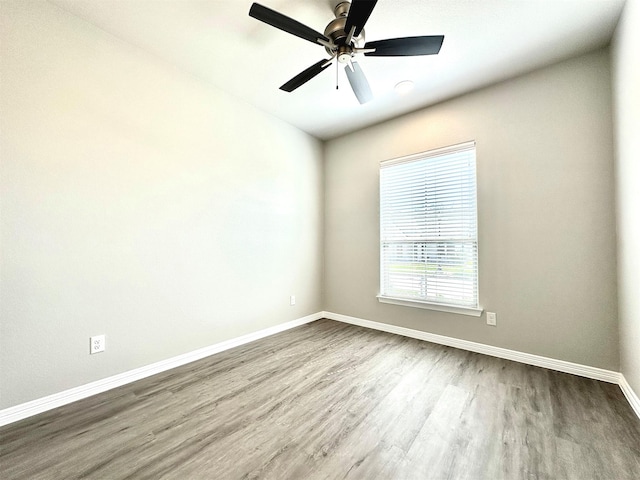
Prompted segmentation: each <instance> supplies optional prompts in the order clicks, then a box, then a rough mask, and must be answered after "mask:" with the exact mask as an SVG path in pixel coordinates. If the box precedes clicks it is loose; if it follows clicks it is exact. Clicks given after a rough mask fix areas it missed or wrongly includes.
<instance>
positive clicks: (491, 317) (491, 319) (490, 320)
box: [487, 312, 497, 326]
mask: <svg viewBox="0 0 640 480" xmlns="http://www.w3.org/2000/svg"><path fill="white" fill-rule="evenodd" d="M496 317H497V316H496V314H495V313H494V312H487V325H493V326H496V323H497V321H496V320H497V318H496Z"/></svg>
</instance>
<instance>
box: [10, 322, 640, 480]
mask: <svg viewBox="0 0 640 480" xmlns="http://www.w3.org/2000/svg"><path fill="white" fill-rule="evenodd" d="M0 442H1V450H0V478H2V479H3V480H9V479H65V480H66V479H74V478H92V479H254V478H255V479H257V478H265V479H266V478H269V479H343V478H344V479H367V480H368V479H378V478H379V479H470V480H484V479H487V480H500V479H508V480H511V479H523V480H534V479H536V480H541V479H577V480H590V479H607V480H624V479H629V480H631V479H633V480H638V479H640V420H639V419H638V418H637V417H636V416H635V415H634V413H633V411H632V410H631V407H630V406H629V404H628V403H627V401H626V400H625V398H624V396H623V394H622V392H621V391H620V388H619V387H618V386H616V385H611V384H607V383H603V382H598V381H595V380H589V379H586V378H581V377H577V376H573V375H568V374H563V373H558V372H554V371H550V370H546V369H543V368H537V367H531V366H527V365H523V364H520V363H515V362H510V361H507V360H501V359H497V358H493V357H488V356H484V355H480V354H476V353H471V352H467V351H463V350H457V349H454V348H450V347H444V346H440V345H435V344H431V343H427V342H422V341H419V340H414V339H410V338H405V337H400V336H396V335H391V334H387V333H382V332H378V331H373V330H368V329H365V328H360V327H355V326H352V325H346V324H342V323H338V322H333V321H330V320H320V321H317V322H314V323H312V324H309V325H305V326H302V327H299V328H296V329H294V330H290V331H287V332H284V333H281V334H279V335H275V336H272V337H269V338H265V339H262V340H259V341H256V342H253V343H251V344H248V345H245V346H242V347H238V348H235V349H233V350H229V351H226V352H223V353H220V354H217V355H214V356H212V357H209V358H206V359H204V360H200V361H198V362H194V363H191V364H189V365H185V366H183V367H180V368H177V369H174V370H171V371H168V372H165V373H162V374H159V375H156V376H154V377H150V378H148V379H145V380H141V381H138V382H135V383H132V384H129V385H126V386H123V387H120V388H118V389H115V390H111V391H109V392H105V393H103V394H100V395H96V396H93V397H90V398H87V399H85V400H82V401H79V402H76V403H74V404H71V405H67V406H64V407H61V408H58V409H56V410H52V411H50V412H46V413H43V414H41V415H38V416H35V417H32V418H30V419H26V420H23V421H21V422H17V423H14V424H12V425H8V426H6V427H3V428H2V429H0Z"/></svg>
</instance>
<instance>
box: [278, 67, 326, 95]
mask: <svg viewBox="0 0 640 480" xmlns="http://www.w3.org/2000/svg"><path fill="white" fill-rule="evenodd" d="M329 65H331V64H330V63H327V60H320V61H319V62H318V63H315V64H313V65H311V66H310V67H309V68H307V69H306V70H304V71H303V72H300V73H299V74H298V75H296V76H295V77H293V78H292V79H291V80H289V81H288V82H287V83H285V84H284V85H282V86H281V87H280V90H284V91H285V92H293V91H294V90H295V89H296V88H298V87H299V86H301V85H304V84H305V83H307V82H308V81H309V80H311V79H312V78H313V77H315V76H316V75H318V74H319V73H320V72H322V71H323V70H324V69H325V68H327V67H329Z"/></svg>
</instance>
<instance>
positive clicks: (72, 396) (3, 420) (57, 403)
mask: <svg viewBox="0 0 640 480" xmlns="http://www.w3.org/2000/svg"><path fill="white" fill-rule="evenodd" d="M320 318H323V315H322V312H318V313H314V314H312V315H307V316H306V317H302V318H298V319H296V320H292V321H290V322H286V323H282V324H280V325H275V326H273V327H270V328H265V329H264V330H259V331H257V332H253V333H249V334H247V335H243V336H241V337H237V338H233V339H230V340H226V341H224V342H220V343H216V344H214V345H210V346H208V347H204V348H200V349H198V350H194V351H192V352H189V353H185V354H183V355H178V356H177V357H173V358H169V359H167V360H162V361H160V362H156V363H152V364H151V365H146V366H144V367H140V368H136V369H134V370H130V371H128V372H124V373H120V374H118V375H113V376H111V377H107V378H104V379H102V380H97V381H95V382H91V383H88V384H86V385H81V386H79V387H75V388H71V389H69V390H64V391H62V392H59V393H54V394H53V395H48V396H46V397H43V398H38V399H36V400H32V401H30V402H26V403H22V404H20V405H16V406H13V407H9V408H6V409H3V410H0V426H3V425H8V424H9V423H13V422H17V421H18V420H22V419H25V418H28V417H31V416H33V415H37V414H39V413H42V412H46V411H47V410H52V409H54V408H57V407H61V406H63V405H67V404H69V403H72V402H75V401H77V400H81V399H83V398H87V397H90V396H92V395H96V394H98V393H102V392H106V391H107V390H111V389H113V388H116V387H120V386H122V385H126V384H127V383H131V382H135V381H137V380H141V379H143V378H147V377H150V376H152V375H155V374H157V373H161V372H164V371H167V370H170V369H172V368H176V367H179V366H181V365H185V364H187V363H191V362H194V361H196V360H200V359H202V358H205V357H208V356H210V355H213V354H215V353H219V352H223V351H225V350H229V349H231V348H234V347H238V346H240V345H244V344H246V343H249V342H253V341H255V340H259V339H261V338H265V337H269V336H271V335H275V334H276V333H280V332H284V331H285V330H289V329H291V328H295V327H299V326H300V325H304V324H306V323H311V322H313V321H315V320H319V319H320Z"/></svg>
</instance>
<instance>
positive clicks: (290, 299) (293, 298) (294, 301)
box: [289, 295, 296, 305]
mask: <svg viewBox="0 0 640 480" xmlns="http://www.w3.org/2000/svg"><path fill="white" fill-rule="evenodd" d="M295 304H296V296H295V295H291V296H290V297H289V305H295Z"/></svg>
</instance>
